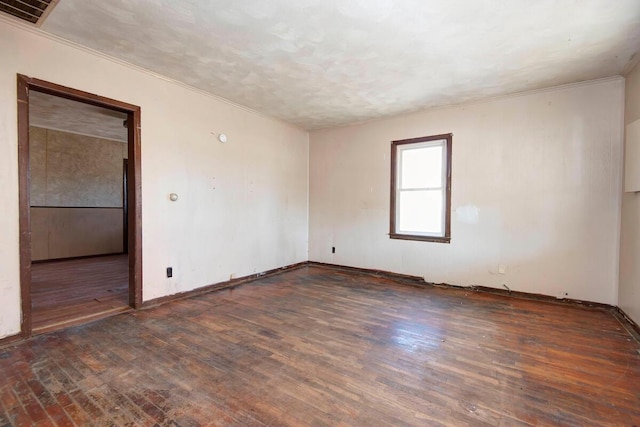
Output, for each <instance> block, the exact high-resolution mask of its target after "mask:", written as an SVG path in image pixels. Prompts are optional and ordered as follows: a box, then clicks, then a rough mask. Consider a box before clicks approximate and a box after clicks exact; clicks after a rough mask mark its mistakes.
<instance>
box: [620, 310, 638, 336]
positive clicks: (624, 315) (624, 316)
mask: <svg viewBox="0 0 640 427" xmlns="http://www.w3.org/2000/svg"><path fill="white" fill-rule="evenodd" d="M616 312H617V313H618V315H619V316H620V318H619V319H618V320H620V323H623V324H624V323H626V324H627V325H629V326H630V327H631V329H632V331H633V334H634V337H635V339H636V341H638V342H639V343H640V325H638V324H637V323H636V322H635V321H634V320H633V319H632V318H631V317H629V315H628V314H627V313H625V312H624V310H623V309H621V308H620V307H616ZM632 331H629V332H632Z"/></svg>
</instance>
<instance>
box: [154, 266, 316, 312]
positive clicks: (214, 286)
mask: <svg viewBox="0 0 640 427" xmlns="http://www.w3.org/2000/svg"><path fill="white" fill-rule="evenodd" d="M307 264H308V261H303V262H299V263H296V264H291V265H287V266H284V267H279V268H274V269H271V270H267V271H263V272H261V273H256V274H250V275H248V276H243V277H238V278H235V279H231V280H227V281H225V282H219V283H213V284H211V285H206V286H202V287H200V288H196V289H192V290H190V291H185V292H178V293H177V294H172V295H166V296H162V297H158V298H154V299H151V300H148V301H144V302H143V303H142V308H149V307H155V306H158V305H161V304H165V303H167V302H170V301H175V300H178V299H183V298H189V297H193V296H196V295H202V294H206V293H209V292H213V291H219V290H221V289H227V288H233V287H235V286H238V285H241V284H243V283H247V282H251V281H253V280H257V279H261V278H263V277H268V276H273V275H274V274H280V273H284V272H285V271H290V270H295V269H297V268H301V267H305V266H306V265H307Z"/></svg>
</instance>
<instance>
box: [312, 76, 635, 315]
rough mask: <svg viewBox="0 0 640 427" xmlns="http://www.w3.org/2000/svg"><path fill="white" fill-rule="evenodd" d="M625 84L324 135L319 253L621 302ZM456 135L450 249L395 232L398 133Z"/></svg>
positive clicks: (433, 277)
mask: <svg viewBox="0 0 640 427" xmlns="http://www.w3.org/2000/svg"><path fill="white" fill-rule="evenodd" d="M623 91H624V81H623V80H622V78H614V79H608V80H604V81H597V82H590V83H587V84H578V85H573V86H567V87H561V88H555V89H549V90H544V91H539V92H536V93H529V94H522V95H518V96H512V97H507V98H500V99H494V100H488V101H485V102H481V103H472V104H466V105H460V106H454V107H448V108H442V109H436V110H430V111H426V112H421V113H416V114H410V115H404V116H401V117H397V118H392V119H386V120H379V121H373V122H368V123H365V124H362V125H357V126H351V127H344V128H338V129H329V130H324V131H316V132H312V133H311V147H310V170H309V174H310V190H309V191H310V193H309V197H310V208H309V210H310V219H309V222H310V232H309V258H310V260H312V261H320V262H327V263H335V264H342V265H348V266H356V267H364V268H373V269H380V270H387V271H392V272H397V273H404V274H411V275H417V276H423V277H424V278H425V280H427V281H429V282H438V283H440V282H444V283H449V284H455V285H464V286H469V285H484V286H490V287H497V288H501V287H502V285H503V284H506V285H507V286H509V287H510V288H511V289H512V290H517V291H524V292H532V293H540V294H546V295H552V296H558V295H562V294H563V293H565V292H566V293H567V294H568V295H567V296H568V297H569V298H577V299H581V300H588V301H597V302H602V303H607V304H617V279H618V248H619V215H620V213H619V211H620V191H621V162H622V152H621V148H622V135H621V123H622V114H623V96H624V93H623ZM449 132H452V133H453V159H452V160H453V165H452V173H453V175H452V209H453V213H452V240H451V244H442V243H430V242H415V241H403V240H391V239H389V237H388V236H387V233H388V232H389V170H390V164H389V153H390V141H392V140H397V139H405V138H412V137H420V136H426V135H434V134H442V133H449ZM476 209H477V218H476V217H475V213H476ZM332 246H335V247H336V253H335V254H333V255H332V254H331V247H332ZM499 264H504V265H506V274H504V275H499V274H497V270H498V265H499Z"/></svg>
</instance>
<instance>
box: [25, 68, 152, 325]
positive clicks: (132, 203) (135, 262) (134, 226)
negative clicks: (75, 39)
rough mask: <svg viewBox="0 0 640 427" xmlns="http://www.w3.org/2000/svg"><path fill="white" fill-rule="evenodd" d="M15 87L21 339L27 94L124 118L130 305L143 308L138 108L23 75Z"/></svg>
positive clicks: (27, 219) (28, 274)
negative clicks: (113, 112) (55, 98)
mask: <svg viewBox="0 0 640 427" xmlns="http://www.w3.org/2000/svg"><path fill="white" fill-rule="evenodd" d="M17 84H18V173H19V194H20V196H19V207H20V219H19V222H20V288H21V298H22V326H21V331H22V335H23V336H24V337H29V336H31V335H32V332H33V331H32V325H31V229H30V217H29V211H30V202H29V92H30V91H32V90H33V91H37V92H41V93H46V94H49V95H53V96H58V97H61V98H65V99H70V100H73V101H79V102H84V103H86V104H91V105H95V106H98V107H102V108H107V109H111V110H116V111H120V112H123V113H126V114H127V123H128V128H129V132H128V149H129V155H128V157H129V159H132V161H130V162H128V177H129V181H128V196H129V200H128V202H129V203H128V208H129V209H128V210H129V212H128V214H129V217H128V220H129V223H128V227H129V230H128V234H129V236H132V238H130V239H129V242H128V252H129V304H130V305H131V307H134V308H139V307H140V306H141V305H142V200H141V194H142V193H141V188H142V187H141V185H142V184H141V145H140V144H141V139H140V129H141V125H140V116H141V114H140V107H138V106H137V105H132V104H128V103H126V102H122V101H117V100H115V99H111V98H106V97H103V96H99V95H96V94H92V93H88V92H84V91H81V90H78V89H73V88H69V87H66V86H61V85H58V84H55V83H51V82H47V81H44V80H40V79H35V78H31V77H28V76H25V75H22V74H18V75H17Z"/></svg>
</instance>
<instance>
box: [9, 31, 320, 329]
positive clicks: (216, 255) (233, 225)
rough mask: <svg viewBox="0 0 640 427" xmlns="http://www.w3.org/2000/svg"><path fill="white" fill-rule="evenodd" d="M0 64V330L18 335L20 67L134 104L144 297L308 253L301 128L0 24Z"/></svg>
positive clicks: (299, 258)
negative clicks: (173, 197) (138, 120)
mask: <svg viewBox="0 0 640 427" xmlns="http://www.w3.org/2000/svg"><path fill="white" fill-rule="evenodd" d="M0 63H1V64H2V66H1V67H0V186H1V187H2V189H3V201H2V203H0V262H1V263H2V264H1V266H0V267H1V268H0V307H1V308H0V337H3V336H6V335H11V334H15V333H18V332H19V330H20V281H19V259H18V248H19V246H18V167H17V165H18V163H17V112H16V99H17V98H16V73H21V74H26V75H29V76H31V77H36V78H39V79H43V80H47V81H51V82H54V83H57V84H61V85H65V86H70V87H73V88H76V89H80V90H84V91H88V92H92V93H96V94H99V95H102V96H106V97H109V98H115V99H118V100H121V101H124V102H128V103H131V104H136V105H139V106H140V107H141V108H142V227H143V228H142V233H143V279H144V282H143V298H144V300H149V299H152V298H156V297H160V296H163V295H168V294H172V293H176V292H181V291H187V290H191V289H194V288H197V287H201V286H204V285H208V284H211V283H216V282H220V281H224V280H228V279H229V277H230V275H231V274H233V275H235V276H236V277H239V276H244V275H248V274H251V273H254V272H260V271H264V270H268V269H272V268H277V267H281V266H285V265H289V264H293V263H296V262H301V261H305V260H307V258H308V256H307V247H308V246H307V240H308V239H307V236H308V235H307V233H308V222H307V218H308V213H307V209H308V202H307V199H308V193H307V188H308V134H307V133H306V132H304V131H302V130H300V129H298V128H295V127H292V126H290V125H287V124H284V123H282V122H279V121H276V120H273V119H270V118H267V117H264V116H262V115H259V114H257V113H254V112H251V111H248V110H246V109H243V108H240V107H237V106H234V105H231V104H229V103H227V102H224V101H221V100H219V99H217V98H214V97H211V96H207V95H205V94H203V93H200V92H197V91H194V90H190V89H187V88H185V87H183V86H181V85H179V84H175V83H172V82H170V81H168V80H166V79H162V78H159V77H155V76H153V75H152V74H150V73H146V72H142V71H140V70H139V69H136V68H134V67H129V66H125V65H122V64H120V63H117V62H114V61H111V60H108V59H106V58H104V57H102V56H100V55H96V54H94V53H91V52H89V51H87V50H85V49H81V48H78V47H74V46H72V45H70V44H68V43H63V42H60V41H56V40H54V39H52V38H49V37H45V36H43V35H41V34H39V33H37V32H35V31H31V30H25V29H22V28H21V27H17V26H14V24H8V23H7V21H5V20H4V19H3V20H0ZM212 132H213V133H220V132H224V133H226V134H228V136H229V142H228V143H226V144H221V143H219V142H217V140H216V138H215V136H214V135H213V134H212ZM171 192H175V193H178V194H179V200H178V201H177V202H175V203H174V202H170V201H169V199H168V195H169V193H171ZM167 266H172V267H173V268H174V277H173V278H172V279H167V278H165V267H167Z"/></svg>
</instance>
